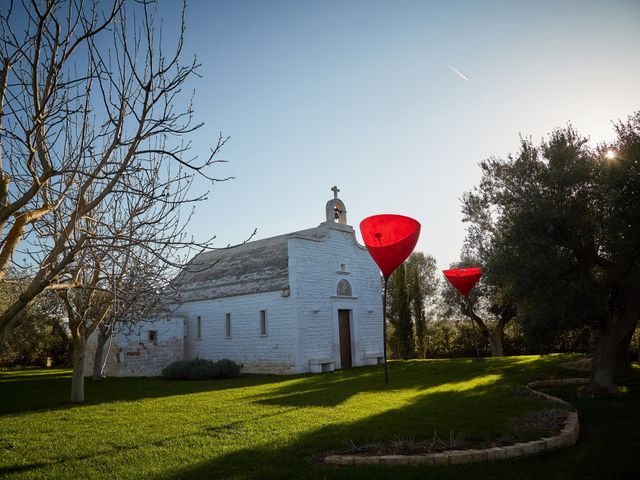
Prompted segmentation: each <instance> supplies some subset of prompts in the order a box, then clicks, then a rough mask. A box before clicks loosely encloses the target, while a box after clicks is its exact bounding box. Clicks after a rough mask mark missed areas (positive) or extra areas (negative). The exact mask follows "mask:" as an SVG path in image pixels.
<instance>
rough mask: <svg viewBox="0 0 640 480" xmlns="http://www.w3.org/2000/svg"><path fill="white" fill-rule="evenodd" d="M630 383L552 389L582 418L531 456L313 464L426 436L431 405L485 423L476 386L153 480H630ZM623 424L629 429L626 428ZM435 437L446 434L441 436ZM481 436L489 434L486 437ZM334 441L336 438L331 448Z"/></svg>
mask: <svg viewBox="0 0 640 480" xmlns="http://www.w3.org/2000/svg"><path fill="white" fill-rule="evenodd" d="M637 380H638V377H635V381H630V382H629V388H628V392H627V394H626V395H625V397H624V398H615V399H584V398H579V397H578V396H577V394H576V392H577V389H576V388H575V387H563V388H562V389H556V391H555V394H557V395H560V396H562V397H564V398H565V399H567V400H568V401H570V402H571V403H573V404H574V405H576V406H577V407H578V409H579V411H580V412H581V413H580V416H581V422H582V427H581V429H582V433H581V437H580V439H579V441H578V444H577V445H576V446H575V447H573V448H569V449H564V450H559V451H553V452H545V453H544V454H541V455H539V456H535V457H526V458H517V459H511V460H502V461H498V462H491V463H485V464H480V465H479V464H469V465H451V466H448V465H447V466H426V465H411V466H385V465H376V466H358V467H354V466H351V467H334V466H329V465H324V464H319V463H317V462H314V458H317V456H318V454H319V453H326V452H328V451H336V450H340V448H341V447H342V448H344V447H345V445H346V443H347V441H353V442H354V443H355V444H366V443H368V442H372V441H376V440H380V439H389V438H391V439H393V438H402V439H407V438H414V439H419V438H422V437H429V436H430V434H431V430H430V422H429V420H428V417H434V416H437V415H439V413H440V412H439V411H438V405H442V404H446V405H449V406H450V405H459V408H458V411H457V414H456V418H454V419H452V421H451V424H452V425H453V426H455V427H459V426H460V425H463V426H464V425H470V424H472V423H474V422H480V423H485V424H490V423H491V421H490V415H491V409H500V408H504V407H506V405H487V404H486V401H484V405H483V400H482V398H483V397H485V395H486V394H487V393H489V390H490V389H491V388H492V387H490V386H482V387H477V388H474V389H472V390H468V391H465V392H442V393H434V394H427V395H424V396H420V397H418V398H417V399H416V401H415V402H414V403H412V404H410V405H407V406H404V407H402V408H398V409H393V410H389V411H386V412H384V413H382V414H379V415H375V416H371V417H367V418H365V419H362V420H359V421H356V422H353V423H349V424H340V425H331V426H326V427H322V428H320V429H317V430H314V431H311V432H308V433H305V434H303V435H299V436H297V437H295V438H293V439H292V440H291V441H290V442H288V443H286V444H282V445H274V444H265V445H263V446H260V447H257V448H247V449H242V450H236V451H233V452H230V453H227V454H224V455H219V456H216V457H215V458H212V459H210V460H208V461H204V462H201V463H199V464H198V465H195V466H190V467H187V468H183V469H179V470H176V471H173V472H167V473H166V474H162V475H158V476H157V477H156V479H157V480H177V479H184V478H189V479H200V478H216V479H227V478H242V479H246V480H254V479H255V480H258V479H264V478H269V479H279V478H296V479H300V480H304V479H325V478H331V479H342V478H345V479H347V478H366V479H368V480H375V479H380V480H388V479H389V478H403V479H412V478H416V479H418V478H420V479H424V478H430V479H459V478H474V479H491V480H495V479H497V478H518V479H532V480H533V479H535V480H539V479H540V478H545V479H574V478H580V479H581V480H588V479H592V480H596V479H598V480H599V479H602V478H620V479H626V478H637V471H638V468H640V456H638V455H637V452H638V451H640V429H638V428H636V427H637V425H639V424H640V385H638V383H637ZM425 417H427V418H425ZM630 425H633V426H634V427H633V428H629V427H630ZM476 428H477V425H476ZM454 430H455V428H454ZM456 431H461V430H456ZM462 431H463V432H464V427H463V429H462ZM439 433H441V434H445V435H446V434H447V433H448V432H439ZM485 433H486V434H487V436H491V432H489V431H487V432H485ZM336 439H339V441H338V443H336ZM340 442H342V444H340Z"/></svg>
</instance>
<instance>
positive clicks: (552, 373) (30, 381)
mask: <svg viewBox="0 0 640 480" xmlns="http://www.w3.org/2000/svg"><path fill="white" fill-rule="evenodd" d="M563 360H566V358H563V357H558V356H547V357H513V358H504V359H485V360H482V361H474V360H467V359H456V360H437V361H410V362H393V363H392V364H391V365H390V385H389V386H388V387H387V386H385V385H384V381H383V377H382V371H381V370H380V368H379V367H371V368H359V369H353V370H349V371H341V372H335V373H332V374H324V375H318V376H296V377H283V376H244V377H241V378H238V379H232V380H219V381H201V382H189V381H168V380H163V379H159V378H142V379H134V378H128V379H127V378H124V379H106V380H103V381H99V382H91V381H89V382H88V383H87V388H86V398H87V399H88V400H87V402H86V403H85V404H82V405H72V404H70V403H69V402H68V401H67V398H68V394H69V385H70V373H69V372H68V371H65V370H50V371H27V372H10V373H0V399H1V400H0V477H2V478H5V477H6V478H83V479H84V478H152V479H179V478H185V479H191V478H241V479H261V478H300V479H306V478H369V479H378V478H379V479H385V480H386V479H388V478H463V475H465V476H469V477H470V478H492V479H493V480H495V479H496V478H602V476H598V475H597V473H598V472H600V473H602V472H607V477H608V478H627V477H625V475H627V473H629V474H631V473H634V469H635V470H636V472H635V473H637V468H638V466H640V460H639V459H638V452H640V422H638V419H639V418H640V408H639V407H640V387H639V385H638V375H636V376H635V377H632V379H631V381H630V382H629V384H628V386H627V393H626V394H625V397H624V398H622V399H615V400H586V399H578V398H573V395H574V394H573V392H574V391H575V389H564V390H561V391H560V393H561V394H562V395H563V396H565V397H566V398H567V399H568V400H569V401H571V402H572V403H574V404H575V405H576V406H577V407H578V408H579V410H580V412H581V418H582V422H583V431H584V432H585V433H584V435H583V437H581V440H580V443H579V445H578V447H576V448H573V449H569V450H566V451H561V452H555V453H548V454H545V455H542V456H539V457H534V458H528V459H516V460H510V461H502V462H494V463H491V464H484V465H481V466H478V465H461V466H447V467H434V466H431V467H427V466H420V467H419V466H410V467H393V468H392V467H383V466H376V467H357V468H335V467H330V466H326V465H319V464H316V463H313V462H312V460H311V459H312V457H313V455H314V454H317V453H319V452H325V451H330V450H336V449H340V448H342V447H344V446H345V445H346V443H347V442H353V443H356V444H366V443H370V442H374V441H378V442H384V441H390V440H393V439H398V438H400V439H407V438H412V439H415V440H421V439H430V438H432V436H433V432H434V431H437V432H438V434H439V435H440V436H441V437H446V436H448V434H449V432H455V433H457V434H460V433H462V434H464V436H465V438H466V439H467V440H468V441H472V442H479V441H486V440H487V439H490V438H495V437H497V436H500V435H503V434H504V433H505V432H507V431H508V430H509V429H511V428H512V423H513V422H512V419H513V418H516V417H519V416H521V415H524V414H525V413H526V412H530V411H534V410H540V409H544V408H553V407H554V406H553V405H549V404H547V403H545V402H542V401H540V400H535V399H530V398H524V397H521V396H516V395H514V394H513V393H512V392H511V390H510V388H509V387H513V386H517V385H520V384H523V383H525V382H526V381H530V380H534V379H541V378H550V377H556V376H561V375H564V376H572V375H574V373H571V372H563V371H561V370H560V369H559V366H558V365H559V363H560V362H561V361H563ZM634 382H635V383H634ZM634 422H635V423H634ZM631 425H635V428H630V427H631ZM621 432H624V433H623V434H621ZM603 435H604V438H603ZM601 457H604V458H601ZM594 475H595V476H594ZM628 478H634V477H633V476H632V477H628Z"/></svg>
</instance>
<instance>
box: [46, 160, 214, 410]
mask: <svg viewBox="0 0 640 480" xmlns="http://www.w3.org/2000/svg"><path fill="white" fill-rule="evenodd" d="M161 158H162V157H160V156H157V155H152V156H150V157H149V158H148V162H146V165H145V167H144V168H140V169H139V170H138V171H137V172H136V173H135V174H132V175H129V176H127V177H126V178H124V179H123V180H122V182H121V183H120V184H119V187H118V188H117V189H115V190H114V192H113V193H112V195H110V196H109V198H108V200H107V201H106V202H105V203H104V204H103V205H101V206H100V207H99V208H97V209H96V210H94V212H93V214H92V215H91V217H86V218H84V219H83V221H82V222H81V224H80V226H79V230H80V231H81V232H82V233H83V234H85V235H87V237H88V238H87V241H86V243H85V246H84V248H83V249H82V250H81V251H80V252H79V253H78V254H77V255H76V258H75V259H74V260H73V262H71V263H70V264H69V265H68V266H67V267H66V268H65V270H64V271H63V272H62V273H61V277H62V278H64V281H65V283H66V284H68V285H70V287H69V288H66V289H61V290H59V292H58V293H59V296H60V298H61V300H62V302H63V303H64V306H65V308H66V311H67V317H68V321H69V327H70V330H71V335H72V338H73V347H74V349H73V353H74V357H73V358H74V361H73V377H72V387H71V388H72V393H71V398H72V401H76V402H80V401H82V400H83V399H84V376H85V364H86V362H85V356H86V346H87V340H88V338H89V336H90V335H92V334H93V333H94V332H96V331H97V332H98V345H97V350H96V358H95V362H94V364H95V368H94V377H99V376H100V375H101V368H100V367H101V364H102V350H103V347H104V344H105V342H106V340H108V338H109V336H110V335H111V334H112V333H113V331H114V330H115V328H116V327H117V325H118V324H120V323H123V322H128V323H135V322H140V321H143V320H144V319H146V318H150V317H153V316H154V315H158V314H161V313H162V311H163V310H165V311H166V310H167V309H168V308H169V305H170V304H173V303H175V294H173V293H172V291H171V287H172V285H171V279H172V278H174V277H175V275H176V272H177V271H178V270H179V269H180V268H181V266H182V265H184V264H185V259H186V257H187V256H188V255H189V253H190V252H191V251H192V250H193V249H194V248H197V249H202V248H206V247H207V245H202V244H196V243H194V242H193V240H192V239H190V238H189V237H188V236H187V235H186V232H185V227H186V225H187V223H188V217H187V218H184V217H182V216H181V213H182V210H183V209H182V207H183V206H184V204H185V203H189V202H191V201H193V198H190V197H188V191H189V185H190V181H191V178H190V177H189V176H185V175H182V174H180V173H178V174H173V173H172V172H171V171H170V170H169V171H165V172H164V173H163V172H162V171H161V166H162V162H161ZM53 218H54V219H55V218H56V217H55V216H54V217H53ZM47 227H48V229H49V233H50V234H53V232H55V231H57V228H56V226H55V225H54V224H51V225H49V224H47ZM44 238H47V237H46V236H45V237H44Z"/></svg>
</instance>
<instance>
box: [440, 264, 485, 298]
mask: <svg viewBox="0 0 640 480" xmlns="http://www.w3.org/2000/svg"><path fill="white" fill-rule="evenodd" d="M442 273H444V276H445V277H446V278H447V280H449V283H450V284H451V285H453V287H454V288H455V289H456V290H458V291H459V292H460V293H461V294H462V295H464V296H465V297H468V296H469V293H470V292H471V290H472V289H473V287H475V285H476V283H478V280H480V277H481V276H482V270H481V269H480V268H478V267H469V268H454V269H451V270H443V271H442Z"/></svg>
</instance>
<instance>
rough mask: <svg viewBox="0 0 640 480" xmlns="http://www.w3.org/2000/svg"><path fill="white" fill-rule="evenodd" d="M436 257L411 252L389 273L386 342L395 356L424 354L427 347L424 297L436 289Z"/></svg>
mask: <svg viewBox="0 0 640 480" xmlns="http://www.w3.org/2000/svg"><path fill="white" fill-rule="evenodd" d="M436 273H437V265H436V260H435V258H433V257H432V256H431V255H425V254H424V253H422V252H413V253H412V254H411V255H410V256H409V258H408V259H407V260H406V261H405V262H404V264H403V265H401V266H400V267H398V268H397V269H396V271H395V272H394V273H393V274H392V275H391V278H390V279H389V285H388V294H387V312H388V319H389V322H390V324H391V329H390V332H389V336H388V338H389V343H390V346H391V351H392V353H393V354H395V356H396V358H398V357H399V358H403V359H407V358H413V357H415V356H416V355H417V356H418V357H419V358H424V355H425V350H426V343H427V341H428V340H427V337H426V329H427V312H426V301H427V299H429V298H430V297H432V296H433V295H434V293H435V292H436V291H437V288H438V285H439V280H438V278H437V276H436Z"/></svg>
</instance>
